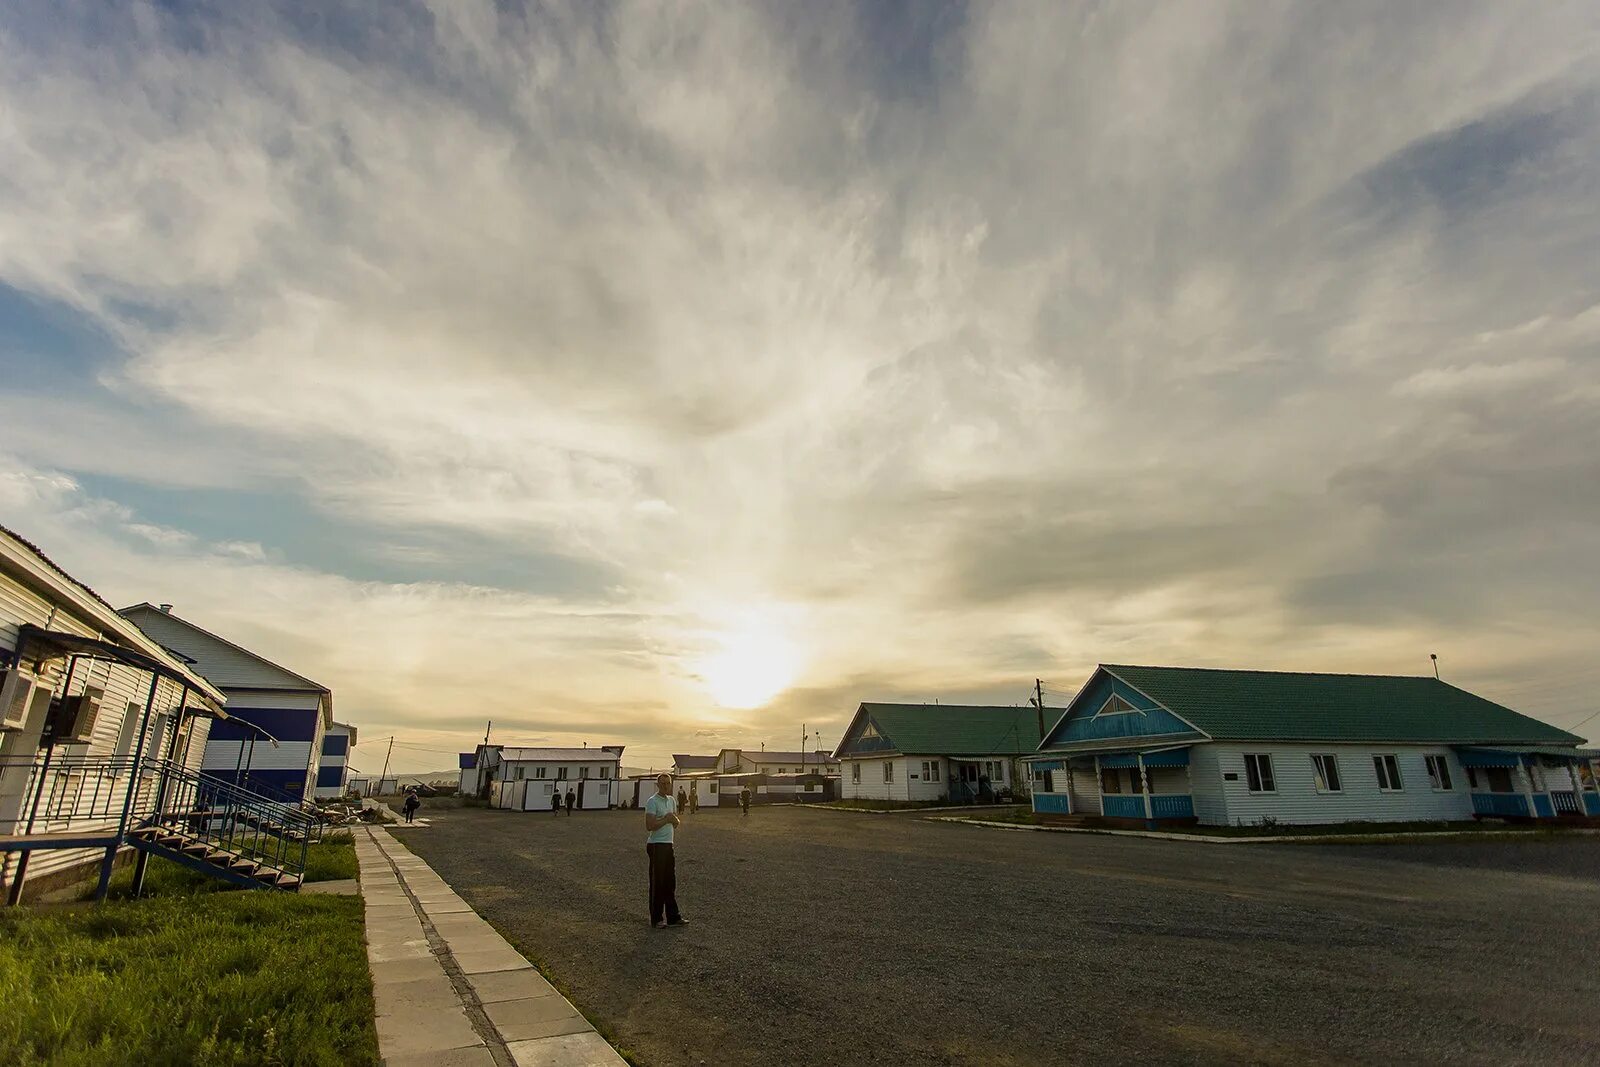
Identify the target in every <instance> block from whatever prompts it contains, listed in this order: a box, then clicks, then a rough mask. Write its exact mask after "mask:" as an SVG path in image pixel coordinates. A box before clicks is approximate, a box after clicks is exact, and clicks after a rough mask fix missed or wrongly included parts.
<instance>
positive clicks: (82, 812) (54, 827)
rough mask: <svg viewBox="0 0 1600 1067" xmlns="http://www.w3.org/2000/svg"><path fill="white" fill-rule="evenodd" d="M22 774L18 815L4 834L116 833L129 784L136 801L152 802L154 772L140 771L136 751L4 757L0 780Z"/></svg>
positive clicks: (0, 826)
mask: <svg viewBox="0 0 1600 1067" xmlns="http://www.w3.org/2000/svg"><path fill="white" fill-rule="evenodd" d="M19 775H20V776H23V781H24V785H23V788H22V790H21V792H20V793H19V792H15V791H12V792H11V796H12V797H13V798H15V799H16V800H18V801H20V803H18V804H17V805H16V806H15V807H13V808H12V809H11V810H12V812H14V814H12V815H10V816H9V817H7V818H6V819H5V821H4V822H3V823H0V833H5V834H54V833H69V832H74V831H78V830H85V829H89V828H91V827H92V828H94V829H105V830H107V831H108V832H114V831H115V830H116V827H117V824H118V823H119V821H120V820H121V818H122V809H123V803H124V800H125V799H126V798H127V796H128V793H129V791H130V789H131V790H132V791H133V793H134V804H135V805H136V806H137V805H138V804H140V803H141V802H143V803H146V804H148V802H149V799H150V790H151V788H152V787H153V785H154V771H153V770H151V769H148V768H147V769H145V770H144V771H142V772H141V770H140V769H139V767H138V766H137V764H136V762H135V760H134V759H133V757H132V756H61V755H56V754H54V753H52V754H50V755H49V756H33V757H27V758H17V757H13V758H10V759H4V760H0V779H5V780H10V779H13V778H14V777H16V776H19Z"/></svg>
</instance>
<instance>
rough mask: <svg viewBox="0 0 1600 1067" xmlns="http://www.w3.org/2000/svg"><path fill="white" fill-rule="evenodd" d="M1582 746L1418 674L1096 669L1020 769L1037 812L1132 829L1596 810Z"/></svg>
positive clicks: (1589, 752)
mask: <svg viewBox="0 0 1600 1067" xmlns="http://www.w3.org/2000/svg"><path fill="white" fill-rule="evenodd" d="M1581 743H1582V739H1581V738H1578V737H1576V736H1574V735H1573V734H1570V733H1568V732H1566V731H1565V730H1561V729H1558V728H1556V727H1554V726H1551V725H1549V724H1547V723H1543V722H1540V721H1539V720H1537V719H1532V718H1529V717H1528V716H1526V715H1521V714H1519V713H1517V712H1515V711H1512V710H1511V709H1510V708H1507V707H1503V706H1502V705H1500V704H1496V703H1494V702H1493V701H1491V700H1486V699H1484V698H1483V697H1480V696H1477V695H1475V694H1472V693H1469V692H1467V691H1465V690H1463V689H1458V688H1456V687H1455V686H1452V685H1449V684H1448V683H1445V682H1442V681H1440V680H1438V679H1436V678H1433V677H1427V676H1423V677H1413V676H1388V675H1353V674H1302V673H1284V672H1272V671H1249V670H1212V669H1204V668H1191V667H1137V666H1123V665H1112V664H1102V665H1101V666H1099V667H1097V668H1096V669H1095V671H1094V674H1093V675H1092V676H1091V677H1090V678H1089V680H1088V682H1086V683H1085V684H1084V686H1083V688H1082V690H1080V691H1079V693H1078V695H1077V696H1076V697H1074V698H1073V700H1072V702H1071V703H1070V704H1069V705H1068V706H1067V708H1066V711H1065V712H1064V713H1063V714H1062V715H1060V717H1059V719H1058V720H1057V721H1056V722H1055V724H1054V725H1053V726H1052V727H1051V729H1050V730H1049V733H1048V734H1047V736H1046V737H1045V739H1044V741H1043V743H1042V744H1041V745H1040V747H1039V752H1038V754H1037V755H1036V756H1034V757H1031V758H1030V760H1029V762H1030V765H1031V766H1032V767H1033V769H1034V770H1035V771H1036V772H1037V773H1039V774H1040V775H1041V776H1042V778H1043V780H1042V781H1041V788H1039V789H1036V790H1035V792H1034V794H1033V807H1034V810H1035V811H1036V812H1039V813H1040V814H1042V815H1047V816H1061V817H1071V816H1095V817H1103V818H1108V819H1117V820H1126V821H1128V822H1138V823H1142V824H1145V825H1151V826H1153V825H1157V824H1159V823H1162V822H1179V823H1182V822H1190V823H1195V822H1197V823H1200V824H1203V825H1210V826H1225V825H1245V826H1250V825H1263V824H1265V825H1271V824H1274V823H1281V824H1290V823H1337V822H1352V821H1359V822H1409V821H1451V820H1469V819H1472V818H1474V817H1501V818H1519V819H1559V818H1579V817H1582V816H1584V815H1585V814H1587V815H1600V794H1597V793H1596V791H1595V787H1596V778H1595V770H1596V760H1597V758H1600V751H1597V750H1594V749H1581V748H1579V747H1578V746H1579V745H1580V744H1581Z"/></svg>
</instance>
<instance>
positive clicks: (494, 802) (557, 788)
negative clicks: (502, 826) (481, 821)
mask: <svg viewBox="0 0 1600 1067" xmlns="http://www.w3.org/2000/svg"><path fill="white" fill-rule="evenodd" d="M622 751H623V746H622V745H602V746H600V747H599V748H512V747H509V746H507V747H502V748H500V749H499V751H498V757H497V758H496V760H495V761H494V763H493V766H492V767H489V768H486V772H487V773H488V775H489V802H490V805H491V806H492V807H496V808H504V809H508V810H512V811H549V810H550V798H551V796H552V795H556V794H557V793H559V795H560V796H561V799H562V805H563V807H565V804H566V794H567V792H568V791H569V790H570V791H571V792H572V793H573V794H574V801H575V803H574V807H576V808H582V809H584V810H595V809H602V808H609V807H612V806H614V805H616V804H617V803H619V800H620V798H621V796H622V787H621V785H620V784H619V772H620V770H621V767H622Z"/></svg>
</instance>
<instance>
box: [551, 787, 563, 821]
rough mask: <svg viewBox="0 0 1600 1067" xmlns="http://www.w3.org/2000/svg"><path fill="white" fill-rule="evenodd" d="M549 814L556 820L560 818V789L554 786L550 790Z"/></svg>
mask: <svg viewBox="0 0 1600 1067" xmlns="http://www.w3.org/2000/svg"><path fill="white" fill-rule="evenodd" d="M550 814H551V815H554V816H555V817H556V818H558V819H559V818H560V817H561V787H560V786H556V787H555V788H554V789H552V790H550Z"/></svg>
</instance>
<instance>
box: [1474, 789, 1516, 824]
mask: <svg viewBox="0 0 1600 1067" xmlns="http://www.w3.org/2000/svg"><path fill="white" fill-rule="evenodd" d="M1472 811H1473V814H1475V815H1491V816H1495V817H1498V818H1503V819H1526V818H1527V817H1528V798H1527V797H1525V796H1523V795H1522V794H1521V793H1474V794H1472Z"/></svg>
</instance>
